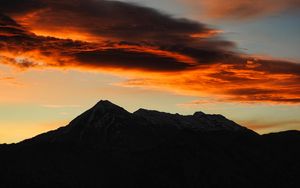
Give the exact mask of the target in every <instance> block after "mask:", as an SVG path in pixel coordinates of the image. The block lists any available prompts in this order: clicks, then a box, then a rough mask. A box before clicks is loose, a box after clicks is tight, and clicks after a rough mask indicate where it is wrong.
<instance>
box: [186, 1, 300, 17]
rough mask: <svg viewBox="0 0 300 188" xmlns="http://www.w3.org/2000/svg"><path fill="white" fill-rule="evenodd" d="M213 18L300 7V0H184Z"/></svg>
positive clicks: (271, 13)
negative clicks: (225, 0)
mask: <svg viewBox="0 0 300 188" xmlns="http://www.w3.org/2000/svg"><path fill="white" fill-rule="evenodd" d="M182 1H183V2H184V3H188V4H190V5H191V6H193V7H198V11H199V12H201V14H204V15H206V16H208V17H211V18H225V19H234V20H243V19H250V18H257V17H261V16H268V15H275V14H278V13H281V12H285V11H295V10H299V9H300V0H261V1H255V2H254V1H252V0H231V1H230V2H224V1H223V0H201V1H199V0H182Z"/></svg>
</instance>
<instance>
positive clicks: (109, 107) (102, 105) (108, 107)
mask: <svg viewBox="0 0 300 188" xmlns="http://www.w3.org/2000/svg"><path fill="white" fill-rule="evenodd" d="M91 110H93V111H94V112H95V111H97V112H98V113H99V112H100V113H101V112H102V113H103V112H110V113H111V112H127V111H126V110H125V109H124V108H122V107H120V106H118V105H116V104H114V103H112V102H110V101H109V100H100V101H99V102H98V103H97V104H96V105H95V106H94V107H93V108H91ZM127 113H128V112H127Z"/></svg>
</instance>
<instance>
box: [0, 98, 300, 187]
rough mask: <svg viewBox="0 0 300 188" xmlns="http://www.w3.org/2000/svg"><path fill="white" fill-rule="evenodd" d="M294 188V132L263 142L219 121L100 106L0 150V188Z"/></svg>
mask: <svg viewBox="0 0 300 188" xmlns="http://www.w3.org/2000/svg"><path fill="white" fill-rule="evenodd" d="M27 186H28V187H31V188H35V187H39V188H48V187H51V188H78V187H82V188H90V187H91V188H92V187H93V188H94V187H104V188H106V187H114V188H116V187H132V188H148V187H149V188H157V187H159V188H160V187H165V188H168V187H170V188H176V187H180V188H192V187H193V188H194V187H197V188H198V187H199V188H206V187H207V188H215V187H220V188H221V187H239V188H248V187H249V188H250V187H251V188H253V187H272V188H276V187H278V188H289V187H291V188H297V187H300V132H298V131H287V132H281V133H275V134H268V135H258V134H257V133H255V132H253V131H251V130H249V129H247V128H245V127H242V126H240V125H238V124H236V123H234V122H233V121H230V120H228V119H226V118H225V117H223V116H221V115H207V114H204V113H202V112H196V113H195V114H194V115H191V116H182V115H179V114H168V113H162V112H157V111H149V110H144V109H140V110H138V111H136V112H134V113H129V112H127V111H126V110H124V109H123V108H121V107H118V106H116V105H114V104H112V103H110V102H109V101H100V102H99V103H98V104H97V105H95V106H94V107H93V108H91V109H90V110H88V111H86V112H84V113H83V114H82V115H80V116H79V117H77V118H76V119H74V120H73V121H72V122H70V124H69V125H67V126H66V127H62V128H59V129H57V130H54V131H50V132H48V133H44V134H41V135H39V136H36V137H34V138H32V139H28V140H25V141H23V142H20V143H18V144H13V145H0V187H1V188H21V187H27Z"/></svg>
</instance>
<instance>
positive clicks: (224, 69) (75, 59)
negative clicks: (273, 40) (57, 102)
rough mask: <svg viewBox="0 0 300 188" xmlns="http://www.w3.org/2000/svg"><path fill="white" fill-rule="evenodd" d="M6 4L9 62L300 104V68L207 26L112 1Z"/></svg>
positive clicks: (2, 25)
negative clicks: (246, 48)
mask: <svg viewBox="0 0 300 188" xmlns="http://www.w3.org/2000/svg"><path fill="white" fill-rule="evenodd" d="M3 2H4V1H1V0H0V5H1V6H0V7H1V8H0V11H1V12H2V14H0V63H2V64H6V65H11V66H15V67H19V68H22V69H30V68H39V69H45V68H56V69H80V70H91V71H109V72H110V73H112V74H118V75H120V74H121V75H124V76H126V77H129V78H130V79H129V80H128V82H126V83H120V84H119V85H122V86H129V87H147V88H155V89H162V90H167V91H171V92H176V93H180V94H186V95H193V96H199V97H203V96H204V97H214V98H216V100H217V101H238V102H268V103H289V104H291V103H293V104H295V103H300V82H299V81H300V64H297V63H295V62H289V61H282V60H276V59H273V60H268V59H263V58H252V57H251V56H250V55H245V54H241V53H240V52H238V51H237V50H236V47H235V44H234V43H233V42H231V41H225V40H222V39H220V38H218V37H215V35H217V33H219V32H220V31H218V30H214V29H210V28H208V27H207V26H206V25H205V24H202V23H197V22H193V21H190V20H186V19H175V18H172V17H170V16H168V15H164V14H162V13H159V12H157V11H155V10H153V9H149V8H144V7H139V6H136V5H132V4H128V3H121V2H113V1H95V0H87V1H83V0H77V1H73V0H65V1H59V3H58V2H56V1H51V0H45V1H40V0H30V1H26V2H25V1H9V2H8V3H7V2H6V4H3ZM34 2H36V3H37V4H35V6H33V3H34ZM20 3H21V4H20ZM26 3H29V4H27V6H26ZM21 5H22V6H21ZM14 6H15V7H19V9H18V10H17V9H14V8H13V7H14ZM4 14H6V15H4ZM7 15H8V16H7ZM13 18H14V19H13ZM29 18H30V19H29ZM42 30H43V31H42ZM53 30H56V31H61V32H55V33H54V34H51V32H52V31H53ZM66 31H68V32H67V33H64V32H66ZM41 33H43V35H40V34H41ZM47 34H48V35H50V36H45V35H47ZM73 37H75V38H73Z"/></svg>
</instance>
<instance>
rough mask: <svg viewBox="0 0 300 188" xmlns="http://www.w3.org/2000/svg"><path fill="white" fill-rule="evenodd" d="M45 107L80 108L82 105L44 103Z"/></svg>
mask: <svg viewBox="0 0 300 188" xmlns="http://www.w3.org/2000/svg"><path fill="white" fill-rule="evenodd" d="M42 107H45V108H80V107H81V105H57V104H44V105H42Z"/></svg>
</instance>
